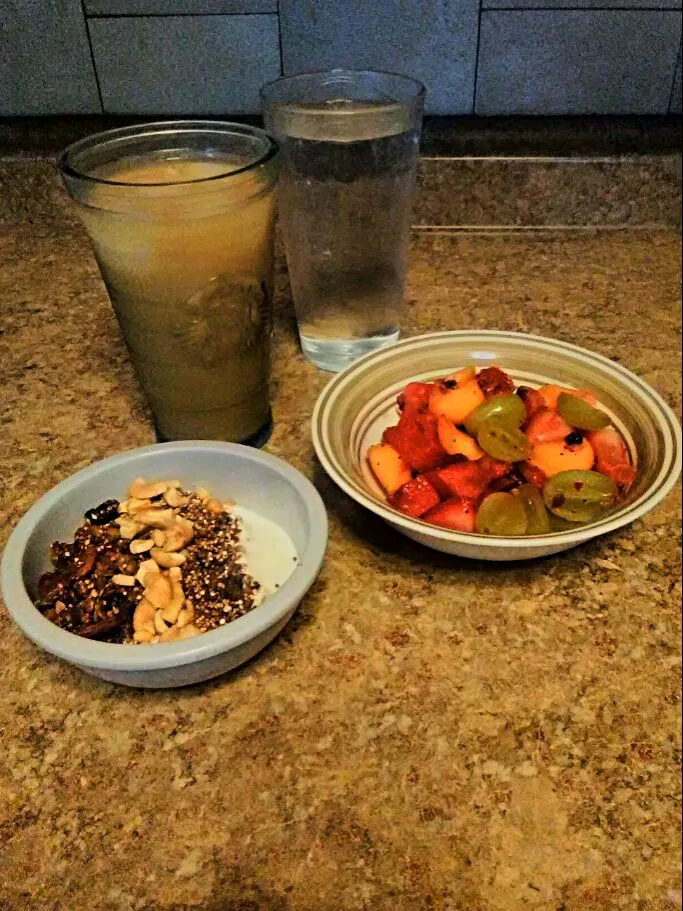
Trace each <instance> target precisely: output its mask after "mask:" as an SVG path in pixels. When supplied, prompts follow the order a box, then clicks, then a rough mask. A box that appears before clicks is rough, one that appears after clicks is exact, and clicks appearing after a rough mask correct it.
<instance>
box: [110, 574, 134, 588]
mask: <svg viewBox="0 0 683 911" xmlns="http://www.w3.org/2000/svg"><path fill="white" fill-rule="evenodd" d="M111 581H112V582H113V583H114V585H135V581H136V580H135V576H129V575H128V574H127V573H116V575H115V576H112V577H111Z"/></svg>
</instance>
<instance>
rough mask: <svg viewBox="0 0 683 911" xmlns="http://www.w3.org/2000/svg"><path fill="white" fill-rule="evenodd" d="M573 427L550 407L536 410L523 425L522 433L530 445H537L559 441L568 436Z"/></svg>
mask: <svg viewBox="0 0 683 911" xmlns="http://www.w3.org/2000/svg"><path fill="white" fill-rule="evenodd" d="M573 429H574V428H573V427H572V426H571V425H570V424H568V423H567V422H566V421H565V419H564V418H563V417H562V416H561V415H559V414H558V413H557V412H556V411H551V410H550V408H543V410H542V411H537V412H536V413H535V414H534V415H533V417H531V418H530V419H529V420H528V421H527V422H526V423H525V425H524V433H525V434H526V436H527V438H528V440H529V442H530V443H531V445H532V446H538V444H539V443H559V442H560V440H564V438H565V437H567V436H569V434H570V433H571V432H572V430H573Z"/></svg>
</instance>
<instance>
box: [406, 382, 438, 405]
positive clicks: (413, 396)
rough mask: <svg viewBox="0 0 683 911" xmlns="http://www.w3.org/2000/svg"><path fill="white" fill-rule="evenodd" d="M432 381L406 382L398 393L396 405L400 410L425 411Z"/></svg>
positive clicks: (432, 385) (432, 386)
mask: <svg viewBox="0 0 683 911" xmlns="http://www.w3.org/2000/svg"><path fill="white" fill-rule="evenodd" d="M433 388H434V384H433V383H408V385H407V386H406V387H405V389H404V390H403V391H402V392H401V393H399V396H398V407H399V409H400V410H401V411H427V409H428V408H429V396H430V395H431V394H432V389H433Z"/></svg>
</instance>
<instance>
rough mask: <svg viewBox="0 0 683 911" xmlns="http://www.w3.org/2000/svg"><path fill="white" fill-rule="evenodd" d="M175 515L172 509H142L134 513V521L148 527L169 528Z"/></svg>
mask: <svg viewBox="0 0 683 911" xmlns="http://www.w3.org/2000/svg"><path fill="white" fill-rule="evenodd" d="M174 518H175V516H174V514H173V510H172V509H143V510H141V511H140V512H138V513H136V514H135V521H136V522H142V523H143V525H148V526H149V527H150V528H170V526H171V525H172V524H173V520H174Z"/></svg>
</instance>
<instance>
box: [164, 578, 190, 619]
mask: <svg viewBox="0 0 683 911" xmlns="http://www.w3.org/2000/svg"><path fill="white" fill-rule="evenodd" d="M171 589H172V591H173V597H172V598H171V602H170V604H168V606H167V607H165V608H164V609H163V611H162V612H161V616H162V617H163V618H164V620H167V621H168V622H169V623H175V622H176V621H177V619H178V615H179V614H180V613H181V609H182V607H183V605H184V604H185V593H184V592H183V587H182V585H181V584H180V582H177V581H176V580H175V579H172V580H171Z"/></svg>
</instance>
